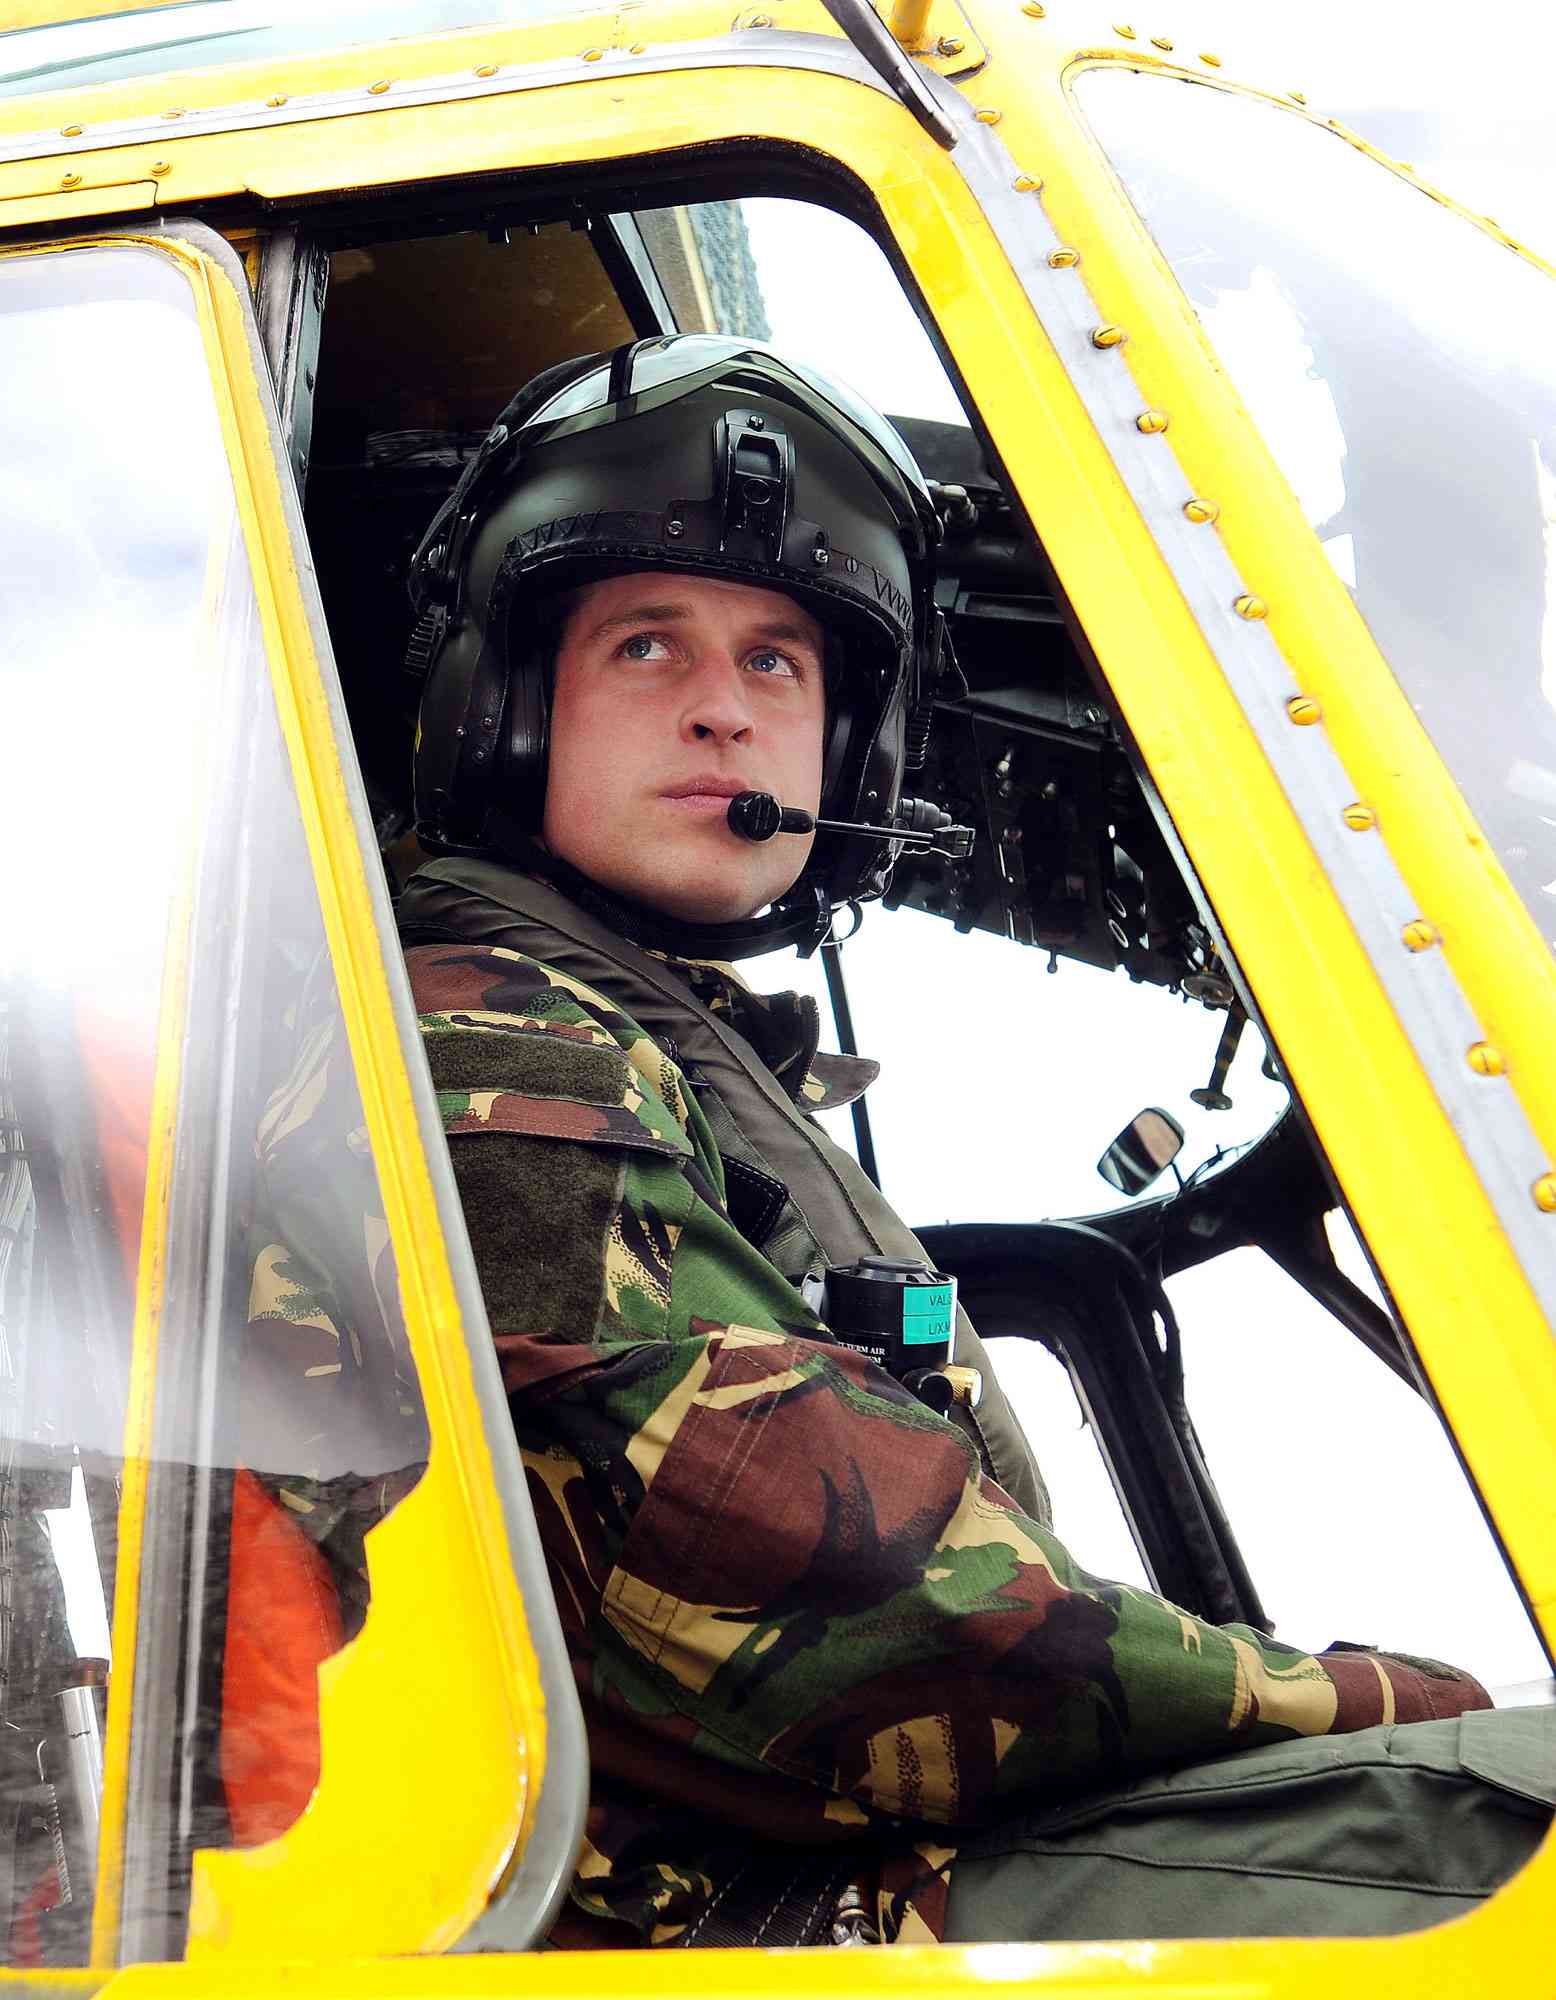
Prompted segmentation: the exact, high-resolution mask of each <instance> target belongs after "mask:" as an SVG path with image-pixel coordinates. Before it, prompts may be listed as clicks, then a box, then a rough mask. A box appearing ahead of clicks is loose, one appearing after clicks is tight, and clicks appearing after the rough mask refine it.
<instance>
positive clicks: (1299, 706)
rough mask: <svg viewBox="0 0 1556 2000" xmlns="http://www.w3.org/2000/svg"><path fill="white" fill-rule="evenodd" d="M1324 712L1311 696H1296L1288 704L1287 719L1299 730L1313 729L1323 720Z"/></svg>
mask: <svg viewBox="0 0 1556 2000" xmlns="http://www.w3.org/2000/svg"><path fill="white" fill-rule="evenodd" d="M1323 714H1324V711H1323V710H1322V709H1321V708H1320V707H1319V705H1318V703H1317V702H1316V701H1314V699H1313V697H1312V696H1311V695H1310V694H1294V695H1293V696H1292V697H1291V699H1290V701H1288V702H1287V704H1286V718H1287V720H1288V721H1290V722H1294V723H1295V724H1296V725H1297V727H1298V728H1299V729H1311V728H1312V727H1313V724H1314V723H1315V722H1320V721H1322V720H1323Z"/></svg>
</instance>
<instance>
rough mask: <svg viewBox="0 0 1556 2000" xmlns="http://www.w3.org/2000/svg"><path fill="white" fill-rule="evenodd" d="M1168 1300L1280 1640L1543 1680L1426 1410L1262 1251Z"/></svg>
mask: <svg viewBox="0 0 1556 2000" xmlns="http://www.w3.org/2000/svg"><path fill="white" fill-rule="evenodd" d="M1332 1233H1333V1232H1332ZM1340 1234H1341V1241H1342V1243H1343V1242H1344V1239H1345V1238H1347V1237H1349V1243H1348V1244H1346V1245H1345V1255H1344V1258H1343V1261H1342V1268H1344V1269H1346V1270H1347V1272H1348V1273H1349V1274H1350V1275H1353V1276H1355V1277H1356V1278H1357V1281H1358V1282H1359V1283H1360V1282H1363V1274H1364V1273H1365V1272H1366V1266H1365V1263H1364V1262H1363V1260H1362V1259H1361V1256H1360V1253H1359V1251H1358V1250H1357V1248H1356V1245H1355V1239H1354V1236H1351V1235H1350V1232H1349V1230H1348V1229H1344V1230H1343V1231H1341V1232H1340ZM1365 1282H1366V1284H1367V1285H1368V1286H1370V1284H1371V1279H1370V1275H1368V1276H1367V1277H1366V1280H1365ZM1167 1290H1168V1292H1169V1294H1170V1296H1171V1298H1172V1301H1173V1305H1174V1308H1175V1310H1176V1312H1177V1314H1178V1319H1179V1323H1180V1325H1181V1328H1182V1334H1183V1358H1184V1381H1185V1389H1186V1393H1187V1397H1188V1405H1189V1410H1190V1412H1191V1414H1192V1416H1193V1419H1194V1425H1195V1428H1196V1430H1197V1431H1198V1432H1199V1436H1200V1441H1201V1443H1202V1444H1203V1446H1204V1451H1205V1459H1206V1462H1207V1464H1208V1465H1209V1468H1210V1472H1211V1476H1212V1477H1213V1478H1214V1479H1215V1481H1216V1484H1217V1487H1218V1488H1219V1491H1220V1494H1221V1498H1222V1500H1223V1502H1224V1503H1225V1506H1226V1510H1227V1513H1228V1515H1229V1516H1230V1517H1231V1521H1232V1525H1233V1528H1234V1530H1235V1531H1236V1534H1237V1536H1238V1540H1239V1542H1240V1544H1241V1547H1242V1552H1243V1555H1244V1556H1245V1557H1246V1559H1247V1562H1248V1567H1249V1570H1250V1572H1251V1573H1252V1576H1253V1580H1254V1583H1255V1585H1256V1586H1257V1588H1258V1590H1259V1593H1260V1596H1261V1598H1262V1599H1263V1602H1264V1607H1265V1609H1266V1611H1267V1612H1268V1613H1269V1615H1270V1617H1271V1618H1272V1619H1273V1620H1274V1623H1275V1630H1276V1633H1277V1634H1278V1635H1279V1636H1280V1637H1281V1638H1282V1639H1286V1640H1289V1641H1290V1642H1291V1643H1292V1644H1295V1645H1300V1646H1305V1647H1308V1648H1309V1649H1313V1650H1317V1649H1319V1648H1322V1647H1324V1646H1326V1645H1328V1644H1329V1643H1330V1642H1331V1641H1333V1640H1336V1639H1345V1640H1351V1641H1356V1642H1359V1643H1363V1644H1367V1645H1380V1646H1384V1647H1387V1648H1391V1649H1394V1650H1399V1651H1404V1652H1411V1653H1422V1654H1426V1655H1427V1656H1429V1657H1431V1658H1435V1659H1442V1660H1448V1661H1450V1662H1452V1663H1453V1664H1454V1665H1456V1666H1461V1667H1465V1668H1467V1669H1468V1670H1469V1671H1470V1672H1471V1673H1473V1674H1475V1675H1476V1676H1478V1678H1479V1679H1481V1680H1482V1681H1484V1682H1485V1683H1486V1685H1487V1686H1488V1687H1491V1688H1493V1689H1498V1688H1501V1689H1507V1688H1511V1687H1515V1686H1517V1685H1518V1684H1519V1683H1523V1682H1528V1681H1532V1680H1541V1679H1544V1678H1545V1677H1546V1676H1547V1675H1548V1674H1549V1671H1550V1669H1549V1667H1548V1665H1547V1664H1546V1660H1545V1656H1544V1653H1543V1651H1542V1650H1541V1647H1540V1643H1539V1640H1538V1638H1537V1636H1536V1634H1535V1631H1534V1628H1533V1627H1532V1625H1531V1624H1530V1622H1529V1619H1528V1616H1527V1614H1526V1613H1525V1611H1524V1609H1523V1606H1522V1604H1521V1603H1520V1601H1519V1598H1518V1595H1517V1592H1516V1591H1515V1589H1514V1587H1513V1584H1512V1582H1511V1580H1510V1579H1509V1577H1508V1574H1507V1570H1506V1567H1505V1565H1504V1564H1503V1561H1502V1558H1501V1555H1500V1553H1499V1551H1498V1550H1497V1547H1496V1545H1495V1543H1494V1542H1493V1540H1492V1538H1491V1535H1490V1533H1489V1531H1488V1530H1487V1528H1486V1525H1485V1522H1484V1520H1483V1518H1482V1516H1481V1513H1480V1509H1479V1507H1478V1505H1477V1503H1476V1500H1475V1497H1474V1494H1473V1493H1472V1492H1471V1490H1470V1487H1469V1484H1468V1482H1467V1481H1466V1479H1465V1477H1464V1474H1463V1472H1462V1470H1461V1469H1460V1467H1459V1464H1458V1461H1457V1459H1456V1458H1455V1456H1454V1453H1453V1448H1452V1446H1451V1445H1450V1443H1449V1441H1448V1437H1447V1434H1446V1433H1445V1431H1444V1430H1443V1427H1442V1425H1441V1423H1440V1422H1439V1421H1438V1419H1437V1417H1436V1415H1435V1414H1434V1413H1433V1411H1432V1410H1431V1408H1430V1407H1429V1406H1428V1405H1427V1403H1426V1402H1425V1401H1424V1400H1423V1399H1422V1398H1421V1397H1420V1396H1419V1395H1417V1394H1416V1392H1415V1391H1414V1390H1413V1389H1412V1388H1410V1387H1409V1386H1408V1384H1406V1383H1405V1382H1402V1381H1401V1380H1400V1379H1399V1378H1398V1377H1397V1376H1395V1375H1393V1374H1392V1373H1390V1371H1389V1370H1388V1369H1387V1368H1385V1367H1384V1366H1383V1365H1382V1364H1381V1363H1380V1362H1379V1361H1377V1360H1376V1359H1375V1358H1374V1357H1373V1356H1372V1355H1370V1354H1369V1353H1367V1351H1366V1350H1365V1349H1364V1348H1363V1347H1362V1346H1361V1345H1360V1343H1359V1342H1358V1341H1356V1340H1355V1339H1354V1338H1353V1337H1352V1336H1351V1334H1349V1333H1348V1332H1347V1331H1346V1330H1345V1328H1344V1327H1343V1326H1341V1324H1340V1323H1339V1321H1338V1320H1336V1319H1335V1318H1333V1317H1332V1315H1331V1314H1329V1313H1328V1312H1326V1311H1325V1310H1324V1308H1323V1307H1322V1306H1320V1305H1318V1304H1316V1303H1315V1301H1314V1300H1312V1299H1311V1298H1310V1297H1309V1296H1308V1294H1307V1293H1306V1292H1304V1291H1303V1290H1302V1289H1301V1288H1300V1287H1299V1286H1298V1285H1297V1284H1296V1282H1295V1280H1293V1279H1292V1278H1290V1277H1288V1276H1287V1274H1286V1273H1285V1272H1284V1271H1282V1270H1281V1269H1280V1268H1279V1267H1278V1266H1277V1265H1276V1264H1274V1263H1272V1262H1271V1261H1270V1260H1269V1259H1268V1258H1267V1257H1266V1256H1265V1255H1264V1254H1263V1252H1262V1251H1259V1250H1253V1249H1242V1250H1234V1251H1231V1252H1229V1253H1228V1254H1227V1255H1226V1256H1224V1257H1217V1258H1215V1259H1214V1260H1212V1261H1211V1262H1209V1263H1206V1264H1200V1265H1197V1266H1196V1267H1195V1268H1194V1269H1192V1270H1189V1271H1184V1272H1182V1273H1180V1274H1179V1275H1178V1276H1177V1277H1175V1278H1172V1279H1170V1280H1169V1281H1168V1286H1167Z"/></svg>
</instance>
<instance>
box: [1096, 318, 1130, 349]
mask: <svg viewBox="0 0 1556 2000" xmlns="http://www.w3.org/2000/svg"><path fill="white" fill-rule="evenodd" d="M1128 338H1129V336H1128V334H1127V333H1125V331H1124V329H1123V328H1122V327H1121V326H1114V325H1113V324H1112V323H1111V321H1110V322H1109V323H1108V325H1106V326H1094V327H1093V328H1092V330H1091V344H1092V346H1093V347H1122V346H1123V344H1124V342H1125V341H1126V340H1127V339H1128Z"/></svg>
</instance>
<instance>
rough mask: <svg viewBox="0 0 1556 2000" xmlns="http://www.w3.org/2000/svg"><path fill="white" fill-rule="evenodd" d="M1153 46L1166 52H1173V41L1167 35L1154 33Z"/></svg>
mask: <svg viewBox="0 0 1556 2000" xmlns="http://www.w3.org/2000/svg"><path fill="white" fill-rule="evenodd" d="M1151 47H1152V48H1153V49H1161V50H1162V51H1163V53H1164V54H1169V55H1170V54H1171V52H1172V43H1171V42H1169V41H1168V39H1167V37H1166V36H1165V35H1153V36H1152V37H1151Z"/></svg>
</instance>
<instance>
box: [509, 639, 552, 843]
mask: <svg viewBox="0 0 1556 2000" xmlns="http://www.w3.org/2000/svg"><path fill="white" fill-rule="evenodd" d="M550 747H551V658H550V654H549V650H548V649H547V648H545V647H544V646H536V645H533V644H532V645H530V646H528V647H526V648H525V650H524V651H523V652H522V653H520V654H519V655H518V657H517V658H516V659H515V661H514V663H513V666H512V668H511V670H510V672H509V674H508V700H507V708H506V712H505V715H504V719H503V757H502V763H501V765H500V767H499V770H500V777H501V784H500V792H501V800H502V804H503V806H504V808H505V810H506V811H507V814H508V816H509V817H510V818H511V819H513V820H515V821H517V822H518V823H519V824H520V825H522V826H523V827H524V829H525V830H526V832H529V833H538V832H539V831H540V822H541V819H542V816H543V814H544V812H545V804H546V760H547V757H548V755H549V753H550Z"/></svg>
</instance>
